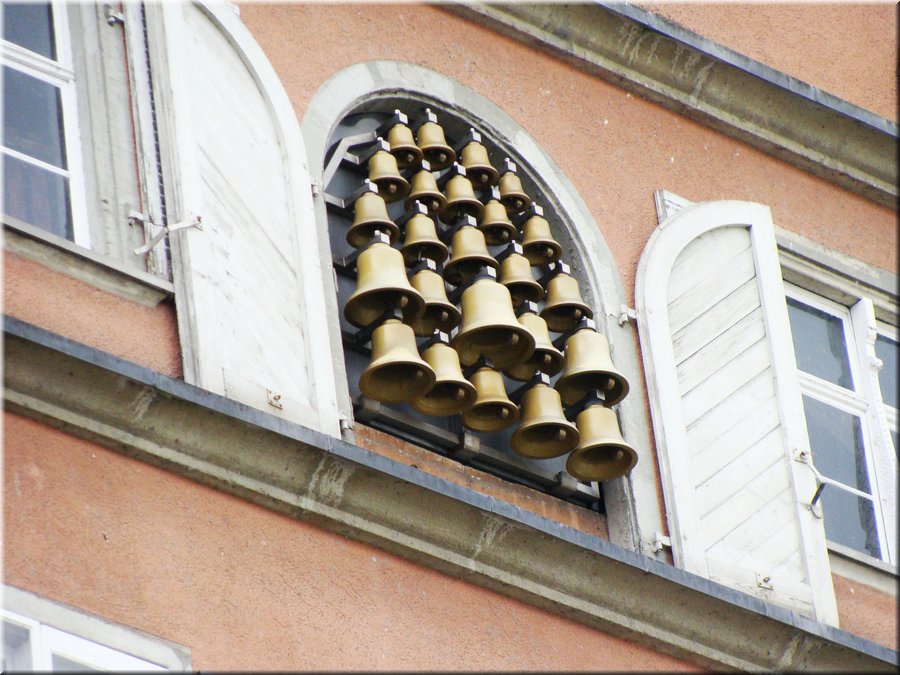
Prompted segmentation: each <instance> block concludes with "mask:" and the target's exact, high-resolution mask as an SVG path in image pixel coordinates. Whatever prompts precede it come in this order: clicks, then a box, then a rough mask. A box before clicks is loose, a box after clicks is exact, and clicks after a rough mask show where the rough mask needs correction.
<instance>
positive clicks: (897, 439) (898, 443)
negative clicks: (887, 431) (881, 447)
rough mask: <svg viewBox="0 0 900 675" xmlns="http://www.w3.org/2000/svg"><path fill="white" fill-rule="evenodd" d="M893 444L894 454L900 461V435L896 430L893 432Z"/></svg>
mask: <svg viewBox="0 0 900 675" xmlns="http://www.w3.org/2000/svg"><path fill="white" fill-rule="evenodd" d="M891 442H893V444H894V454H895V455H897V458H898V459H900V450H898V448H900V434H898V433H897V430H896V429H892V430H891Z"/></svg>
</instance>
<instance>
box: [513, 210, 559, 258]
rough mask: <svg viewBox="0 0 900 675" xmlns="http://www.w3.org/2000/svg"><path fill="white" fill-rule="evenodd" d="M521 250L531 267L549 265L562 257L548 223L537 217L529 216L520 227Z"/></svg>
mask: <svg viewBox="0 0 900 675" xmlns="http://www.w3.org/2000/svg"><path fill="white" fill-rule="evenodd" d="M522 250H523V251H524V253H525V257H526V258H528V261H529V262H530V263H531V264H532V265H549V264H550V263H555V262H556V261H557V260H559V256H560V255H562V246H560V245H559V242H557V241H556V240H555V239H554V238H553V235H552V234H551V233H550V223H548V222H547V219H546V218H543V217H542V216H539V215H533V216H531V217H530V218H529V219H528V220H526V221H525V224H524V225H522Z"/></svg>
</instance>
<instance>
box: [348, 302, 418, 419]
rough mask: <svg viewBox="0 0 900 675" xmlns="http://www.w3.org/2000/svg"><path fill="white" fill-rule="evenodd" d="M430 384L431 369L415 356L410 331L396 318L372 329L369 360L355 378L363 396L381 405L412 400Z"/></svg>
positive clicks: (416, 353) (415, 350) (415, 349)
mask: <svg viewBox="0 0 900 675" xmlns="http://www.w3.org/2000/svg"><path fill="white" fill-rule="evenodd" d="M434 381H435V374H434V370H432V368H431V366H429V365H428V364H427V363H426V362H425V361H423V360H422V358H421V357H420V356H419V351H418V349H417V348H416V336H415V335H413V330H412V328H410V327H409V326H407V325H406V324H405V323H401V322H400V321H397V320H396V319H388V320H387V321H385V322H384V323H382V324H380V325H379V326H377V327H376V328H375V330H374V331H373V332H372V361H371V362H370V363H369V366H368V368H366V369H365V370H364V371H363V374H362V376H361V377H360V378H359V390H360V392H362V394H363V396H365V397H366V398H370V399H372V400H373V401H381V402H382V403H402V402H406V401H412V400H413V399H414V398H416V397H417V396H421V395H422V394H424V393H425V392H426V391H428V390H429V389H431V388H432V387H433V386H434Z"/></svg>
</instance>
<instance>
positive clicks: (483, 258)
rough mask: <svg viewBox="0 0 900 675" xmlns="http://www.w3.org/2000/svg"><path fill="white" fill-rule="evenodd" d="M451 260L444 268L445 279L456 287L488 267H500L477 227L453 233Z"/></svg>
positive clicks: (467, 227)
mask: <svg viewBox="0 0 900 675" xmlns="http://www.w3.org/2000/svg"><path fill="white" fill-rule="evenodd" d="M450 248H451V249H452V252H451V254H450V260H448V261H447V264H446V265H445V266H444V278H445V279H446V280H447V281H448V283H451V284H453V285H454V286H459V285H460V284H463V283H466V282H467V281H469V280H471V279H473V278H474V277H475V275H476V274H478V272H479V270H481V269H482V268H483V267H485V266H487V267H490V268H491V269H494V270H496V269H497V268H498V267H499V266H500V265H499V263H498V262H497V259H496V258H494V256H492V255H491V254H490V252H489V251H488V249H487V244H486V243H485V241H484V234H482V232H481V230H479V229H478V228H477V227H471V226H468V225H463V226H462V227H460V228H459V229H458V230H456V232H454V233H453V239H452V241H451V246H450Z"/></svg>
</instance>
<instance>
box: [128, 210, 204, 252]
mask: <svg viewBox="0 0 900 675" xmlns="http://www.w3.org/2000/svg"><path fill="white" fill-rule="evenodd" d="M136 223H141V224H142V225H146V224H150V225H153V226H155V227H158V228H159V231H158V232H157V233H156V234H155V235H153V238H152V239H151V240H150V241H148V242H147V243H146V244H144V245H143V246H140V247H138V248H136V249H134V255H144V254H146V253H149V252H150V251H152V250H153V249H154V248H155V247H156V245H157V244H159V242H161V241H162V240H163V237H165V236H166V235H168V234H169V233H170V232H177V231H178V230H184V229H186V228H188V227H196V228H197V229H198V230H202V229H203V227H202V223H203V218H202V217H201V216H196V215H195V216H193V217H192V218H189V219H187V220H182V221H180V222H177V223H174V224H172V225H161V224H160V223H155V222H153V220H151V219H150V216H147V215H145V214H143V213H138V212H136V211H132V212H131V213H129V214H128V224H129V225H135V224H136Z"/></svg>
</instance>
